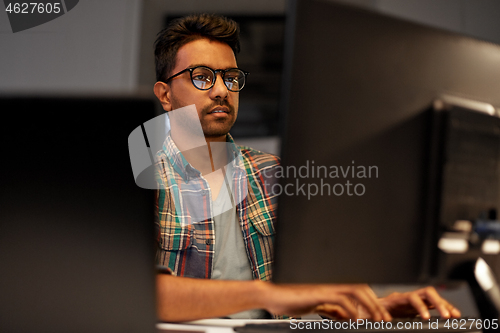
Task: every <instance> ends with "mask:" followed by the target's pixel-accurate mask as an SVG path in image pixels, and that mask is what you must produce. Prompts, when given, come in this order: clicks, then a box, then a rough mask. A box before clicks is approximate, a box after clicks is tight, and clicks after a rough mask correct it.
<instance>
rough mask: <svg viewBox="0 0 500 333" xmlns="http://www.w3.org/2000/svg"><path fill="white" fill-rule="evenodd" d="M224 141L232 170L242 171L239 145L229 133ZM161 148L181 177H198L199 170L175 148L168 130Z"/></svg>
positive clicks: (186, 178) (242, 164) (186, 179)
mask: <svg viewBox="0 0 500 333" xmlns="http://www.w3.org/2000/svg"><path fill="white" fill-rule="evenodd" d="M226 142H228V143H229V145H228V146H229V154H230V156H231V157H232V158H231V160H232V163H233V168H234V170H235V171H236V170H238V171H244V170H245V166H244V163H243V160H242V158H241V151H240V149H239V147H238V146H237V145H236V143H235V142H234V139H233V137H232V136H231V134H229V133H228V134H227V135H226ZM163 150H164V152H165V154H166V156H167V158H168V160H169V162H170V164H171V165H172V167H173V168H174V170H175V171H176V172H177V173H178V174H179V175H180V176H181V177H182V179H183V180H184V181H186V182H187V181H189V179H190V178H193V177H199V176H200V174H201V173H200V172H199V171H198V170H196V169H195V168H193V166H192V165H191V164H189V162H188V161H187V160H186V159H185V158H184V156H183V155H182V152H181V151H180V150H179V148H177V145H176V144H175V142H174V140H173V139H172V136H171V135H170V132H168V134H167V137H166V139H165V142H164V143H163Z"/></svg>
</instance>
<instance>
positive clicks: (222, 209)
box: [154, 14, 460, 321]
mask: <svg viewBox="0 0 500 333" xmlns="http://www.w3.org/2000/svg"><path fill="white" fill-rule="evenodd" d="M238 51H239V41H238V26H237V24H236V23H235V22H234V21H232V20H229V19H226V18H224V17H219V16H214V15H205V14H204V15H195V16H190V17H186V18H183V19H180V20H178V21H175V22H173V23H172V24H171V25H170V26H169V27H168V28H166V29H165V30H163V31H162V32H160V34H159V36H158V39H157V41H156V45H155V60H156V72H157V80H158V82H157V83H156V84H155V86H154V92H155V95H156V96H157V98H158V99H159V101H160V102H161V104H162V106H163V108H164V110H165V111H167V112H168V113H169V115H170V116H169V118H170V122H171V128H172V130H171V132H170V133H169V134H168V135H167V138H166V140H165V143H164V145H163V149H162V150H161V151H160V152H158V154H157V161H158V163H157V166H158V176H157V181H158V184H159V191H158V195H157V200H158V201H157V209H158V211H157V218H158V228H159V238H158V242H159V248H158V255H157V261H158V264H159V265H160V266H163V267H165V270H166V271H168V273H170V274H159V275H158V278H157V293H158V314H159V317H160V319H162V320H165V321H182V320H193V319H200V318H208V317H221V316H228V315H233V316H236V317H238V316H243V317H247V318H249V317H251V318H262V317H265V316H266V314H267V313H268V312H269V313H271V314H273V315H275V316H276V315H292V316H296V315H301V314H306V313H311V312H317V313H320V314H325V315H329V316H332V317H337V318H359V317H370V318H372V319H374V320H386V321H387V320H391V318H392V315H398V316H399V315H408V314H417V313H418V314H420V315H421V316H422V317H423V318H428V317H429V311H428V308H429V307H435V308H437V310H438V311H439V312H440V314H441V315H442V316H443V317H445V318H449V317H459V316H460V312H459V311H458V310H457V309H456V308H454V307H453V306H452V305H450V304H449V303H448V302H446V301H445V300H444V299H442V298H441V297H440V296H439V295H438V294H437V292H436V290H435V289H434V288H431V287H429V288H425V289H421V290H417V291H415V292H410V293H405V294H392V295H390V296H389V297H386V298H383V299H377V298H376V296H375V294H374V292H373V291H372V290H371V289H370V288H369V287H368V286H366V285H331V284H330V285H329V284H326V285H287V286H283V285H275V284H273V283H272V282H270V280H271V276H272V272H271V263H272V249H273V240H274V236H273V235H274V219H275V214H276V212H275V210H276V204H275V199H276V198H275V196H274V195H273V194H272V192H271V191H270V190H269V186H266V184H269V182H268V181H266V180H267V179H263V175H264V174H269V172H267V171H269V170H270V169H271V170H272V168H273V167H276V166H277V165H278V163H279V161H278V159H277V158H276V157H275V156H272V155H269V154H264V153H262V152H258V151H255V150H252V149H249V148H242V147H237V146H236V145H235V144H234V142H233V141H232V138H231V136H230V135H229V130H230V129H231V127H232V126H233V124H234V122H235V121H236V118H237V115H238V98H239V91H240V90H241V89H242V88H243V87H244V84H245V80H246V73H245V72H244V71H242V70H240V69H238V66H237V62H236V54H237V53H238ZM200 126H201V129H199V128H200ZM198 129H199V130H198ZM200 133H201V134H200ZM200 140H201V142H200ZM265 171H266V172H265ZM221 198H222V199H221ZM255 309H262V310H255ZM264 310H265V311H264Z"/></svg>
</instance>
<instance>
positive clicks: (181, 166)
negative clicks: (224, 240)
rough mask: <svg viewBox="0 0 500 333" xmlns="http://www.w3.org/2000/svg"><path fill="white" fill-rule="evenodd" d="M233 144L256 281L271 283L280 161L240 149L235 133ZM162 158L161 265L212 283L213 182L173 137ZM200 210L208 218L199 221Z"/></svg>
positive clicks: (240, 210)
mask: <svg viewBox="0 0 500 333" xmlns="http://www.w3.org/2000/svg"><path fill="white" fill-rule="evenodd" d="M227 142H229V143H230V145H229V147H231V149H230V150H231V153H232V154H233V156H234V157H235V159H234V160H233V161H232V163H233V169H234V173H233V175H232V182H233V183H232V188H233V196H234V198H235V203H237V204H236V212H237V216H238V220H239V224H240V227H241V231H242V234H243V240H244V244H245V247H246V252H247V255H248V259H249V261H250V266H251V268H252V272H253V277H254V279H261V280H263V281H269V280H271V265H272V261H273V241H274V234H275V226H274V223H275V221H276V208H277V203H276V201H277V196H276V195H274V194H272V192H271V190H272V185H273V184H275V183H276V178H275V177H272V176H271V175H272V174H273V170H275V168H276V167H277V166H278V165H279V159H278V157H276V156H274V155H271V154H267V153H263V152H260V151H257V150H254V149H251V148H248V147H240V146H236V145H235V144H234V141H233V139H232V138H231V136H230V135H229V134H228V136H227ZM156 158H157V159H156V161H157V164H156V166H157V175H156V179H157V182H158V185H159V190H158V191H157V195H156V209H157V211H156V223H157V231H158V238H157V241H158V250H157V258H156V259H157V264H158V265H159V266H164V267H167V268H168V269H169V270H170V271H171V273H172V274H174V275H177V276H187V277H195V278H207V279H209V278H211V276H212V270H213V258H214V247H215V246H214V245H215V231H214V220H213V217H212V214H211V210H212V200H211V195H210V188H209V185H208V182H207V181H206V180H205V179H204V178H203V177H202V176H201V174H200V172H199V171H198V170H196V169H194V168H193V167H192V166H191V165H190V164H189V163H188V162H187V161H186V160H185V158H184V157H183V155H182V153H181V152H180V151H179V149H178V148H177V146H176V145H175V143H174V142H173V140H172V138H171V136H170V135H167V138H166V140H165V142H164V144H163V149H162V150H160V151H159V152H158V153H157V154H156ZM190 207H191V208H190ZM192 207H196V209H193V208H192ZM195 210H196V212H194V211H195ZM200 211H201V212H202V213H201V214H202V215H203V216H201V217H200V216H195V215H200Z"/></svg>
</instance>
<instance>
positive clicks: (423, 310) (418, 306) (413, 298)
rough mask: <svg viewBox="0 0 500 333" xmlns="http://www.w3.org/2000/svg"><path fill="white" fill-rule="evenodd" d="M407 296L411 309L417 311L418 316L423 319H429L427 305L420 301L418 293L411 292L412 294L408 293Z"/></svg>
mask: <svg viewBox="0 0 500 333" xmlns="http://www.w3.org/2000/svg"><path fill="white" fill-rule="evenodd" d="M407 295H408V296H407V297H408V301H409V303H410V304H411V305H412V306H413V308H414V309H415V310H417V312H418V314H420V316H421V317H422V318H423V319H426V320H427V319H430V318H431V314H430V313H429V309H428V307H427V305H426V304H425V303H424V301H423V300H422V298H421V296H420V295H419V293H417V292H412V293H408V294H407Z"/></svg>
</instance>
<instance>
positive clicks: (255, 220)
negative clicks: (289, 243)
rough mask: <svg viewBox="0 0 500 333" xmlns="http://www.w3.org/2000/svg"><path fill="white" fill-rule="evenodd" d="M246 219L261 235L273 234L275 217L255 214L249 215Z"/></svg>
mask: <svg viewBox="0 0 500 333" xmlns="http://www.w3.org/2000/svg"><path fill="white" fill-rule="evenodd" d="M248 220H249V221H250V225H252V226H253V227H254V228H255V229H256V230H257V231H258V232H259V234H261V235H262V236H274V234H275V229H274V222H275V218H273V217H270V216H269V217H267V216H264V215H263V214H258V215H255V216H249V217H248Z"/></svg>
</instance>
